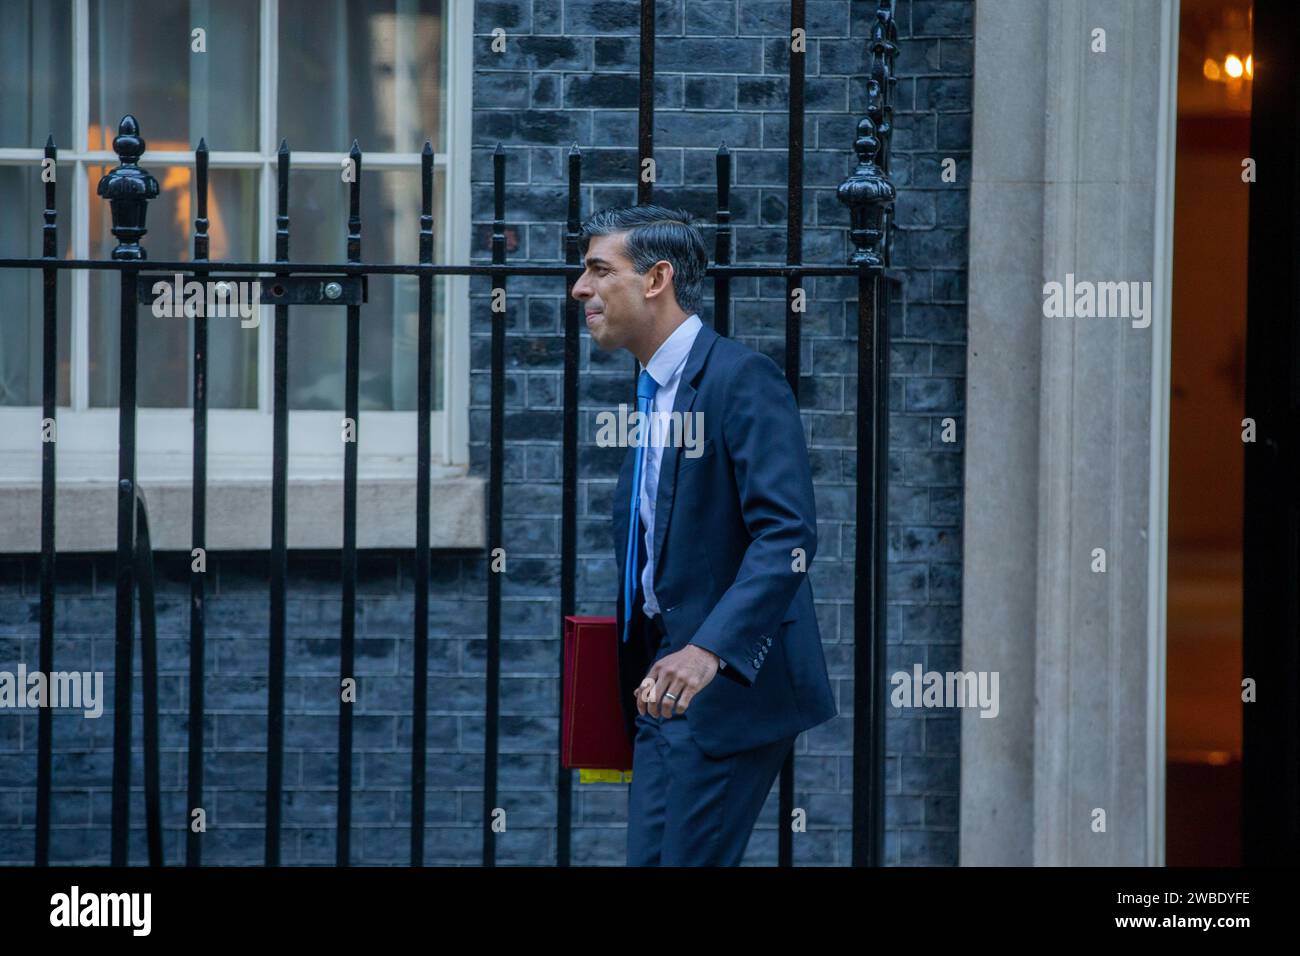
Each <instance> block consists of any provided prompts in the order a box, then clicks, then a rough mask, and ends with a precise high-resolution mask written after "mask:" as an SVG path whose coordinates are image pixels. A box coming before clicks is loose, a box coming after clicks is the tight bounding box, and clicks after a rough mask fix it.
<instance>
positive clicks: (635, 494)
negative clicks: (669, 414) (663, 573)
mask: <svg viewBox="0 0 1300 956" xmlns="http://www.w3.org/2000/svg"><path fill="white" fill-rule="evenodd" d="M657 391H659V383H658V382H656V381H655V380H654V378H653V376H651V374H650V373H649V371H647V370H646V369H642V370H641V375H640V377H639V378H637V380H636V407H637V411H639V412H640V413H641V436H640V437H641V441H639V442H638V443H637V447H636V462H635V463H634V464H633V466H632V501H631V503H630V504H629V506H628V524H627V559H626V561H624V564H623V570H624V573H623V640H624V641H627V635H628V632H629V631H628V629H629V628H630V627H631V625H632V596H633V595H634V594H636V577H637V546H636V538H637V533H638V532H639V531H640V529H641V519H640V515H639V514H638V512H639V511H640V509H641V470H642V466H643V465H644V464H645V449H646V445H647V444H648V443H649V438H650V403H651V402H652V401H653V400H654V397H655V392H657Z"/></svg>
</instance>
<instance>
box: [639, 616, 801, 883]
mask: <svg viewBox="0 0 1300 956" xmlns="http://www.w3.org/2000/svg"><path fill="white" fill-rule="evenodd" d="M663 643H664V646H662V647H660V649H659V652H658V654H657V655H656V658H655V659H656V660H658V659H659V658H660V657H663V656H664V655H665V654H668V653H671V652H672V650H673V649H672V648H670V647H668V646H667V644H668V641H667V640H665V641H664V642H663ZM720 679H724V678H718V677H716V676H715V677H714V680H720ZM703 693H706V694H707V693H708V688H705V689H704V691H703ZM690 719H691V712H690V711H689V710H687V712H686V713H685V714H679V715H677V716H675V717H671V718H660V717H654V716H651V715H650V714H649V713H645V714H639V715H638V716H637V718H636V727H637V734H636V740H635V743H634V745H633V750H632V783H631V790H630V792H629V794H628V822H627V865H628V866H738V865H739V864H740V860H741V857H743V856H744V855H745V847H746V846H748V845H749V838H750V835H751V834H752V833H753V830H754V823H755V821H756V820H757V819H758V815H759V813H761V812H762V809H763V804H764V802H765V801H766V800H767V795H768V793H769V792H770V791H771V789H772V783H773V782H774V781H775V780H776V777H777V775H778V774H779V773H780V772H781V765H782V764H783V763H785V758H786V755H787V754H788V753H789V752H790V749H791V748H792V747H793V746H794V741H795V738H794V737H786V738H783V739H781V740H777V741H775V742H773V743H771V744H766V745H764V746H762V747H755V748H754V749H752V750H745V751H741V752H740V753H737V754H732V755H731V756H729V757H724V758H720V759H719V758H714V757H710V756H709V755H708V754H706V753H704V751H702V750H700V748H699V747H698V746H697V745H696V744H695V740H694V739H693V738H692V737H691V732H690V727H689V722H690ZM786 825H788V823H787V824H786Z"/></svg>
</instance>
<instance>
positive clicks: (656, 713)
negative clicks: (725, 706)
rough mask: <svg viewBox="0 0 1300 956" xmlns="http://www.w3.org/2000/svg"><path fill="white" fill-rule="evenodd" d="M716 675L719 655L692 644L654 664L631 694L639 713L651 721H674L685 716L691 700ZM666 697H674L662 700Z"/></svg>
mask: <svg viewBox="0 0 1300 956" xmlns="http://www.w3.org/2000/svg"><path fill="white" fill-rule="evenodd" d="M717 673H718V655H716V654H714V653H713V652H712V651H706V650H705V649H704V648H702V647H696V646H695V645H694V644H687V645H686V646H685V647H683V648H682V649H681V650H680V651H674V652H673V653H671V654H667V655H665V656H664V657H661V658H660V659H659V660H657V661H655V663H654V666H653V667H651V668H650V672H649V673H648V674H646V676H645V679H644V680H643V681H641V686H640V687H638V688H637V689H636V690H635V691H633V694H634V695H635V696H636V709H637V711H638V713H641V714H645V713H649V714H650V715H651V716H653V717H668V718H671V717H676V716H677V715H678V714H684V713H686V708H687V707H689V706H690V705H691V699H692V698H694V697H695V695H696V694H697V693H699V692H700V691H701V690H703V689H704V688H705V686H707V685H708V683H709V681H711V680H713V677H714V675H715V674H717ZM665 694H674V695H676V699H675V700H665V699H664V695H665Z"/></svg>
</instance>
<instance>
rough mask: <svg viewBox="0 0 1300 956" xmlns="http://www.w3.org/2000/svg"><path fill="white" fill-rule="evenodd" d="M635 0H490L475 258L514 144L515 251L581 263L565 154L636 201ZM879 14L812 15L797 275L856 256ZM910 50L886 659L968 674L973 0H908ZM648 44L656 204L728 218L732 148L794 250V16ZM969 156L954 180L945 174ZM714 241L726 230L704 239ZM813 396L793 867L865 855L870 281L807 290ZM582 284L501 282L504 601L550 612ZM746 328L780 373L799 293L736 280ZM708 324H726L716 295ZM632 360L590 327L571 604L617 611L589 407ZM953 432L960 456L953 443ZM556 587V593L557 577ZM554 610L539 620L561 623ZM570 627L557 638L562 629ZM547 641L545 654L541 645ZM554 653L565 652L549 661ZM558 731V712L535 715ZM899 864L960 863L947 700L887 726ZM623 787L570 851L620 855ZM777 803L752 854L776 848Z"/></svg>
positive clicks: (660, 11)
mask: <svg viewBox="0 0 1300 956" xmlns="http://www.w3.org/2000/svg"><path fill="white" fill-rule="evenodd" d="M637 7H638V5H637V4H636V3H631V2H629V3H614V4H611V3H608V2H573V0H568V2H564V3H560V2H558V0H557V2H541V0H535V2H532V3H529V2H527V0H520V2H495V3H479V4H478V5H477V13H476V19H475V32H476V34H480V35H488V34H490V33H491V32H492V30H493V29H494V28H496V27H501V28H502V29H504V30H505V31H506V34H507V46H506V50H505V52H504V53H501V54H495V53H492V52H491V51H490V50H489V49H488V48H487V46H486V45H480V46H478V47H476V56H475V63H476V86H475V99H474V155H473V163H474V168H473V174H472V179H473V189H474V202H473V218H474V223H475V233H474V234H475V237H476V243H475V247H474V251H473V252H474V256H475V259H476V261H488V260H490V255H491V246H490V236H491V220H492V191H491V183H492V159H491V157H492V151H493V149H494V148H495V146H496V144H497V143H498V142H501V143H502V144H503V146H504V149H505V153H506V164H507V166H506V169H507V172H506V177H507V183H508V187H507V209H506V221H507V234H508V243H509V244H510V245H511V247H512V248H511V251H510V253H509V256H510V258H511V259H512V260H516V259H518V260H528V261H530V262H552V263H554V262H561V261H563V254H564V248H563V229H564V225H563V224H564V217H565V214H566V206H565V201H566V196H567V153H568V149H569V146H570V145H571V144H572V143H574V142H575V141H576V142H577V143H578V145H579V148H580V149H581V150H582V152H583V181H584V184H585V188H584V192H583V201H582V215H584V216H586V215H589V214H590V213H591V212H593V211H594V210H596V209H598V208H601V207H604V206H609V205H621V204H631V203H634V202H635V201H636V190H635V186H634V185H633V184H634V183H635V175H636V163H637V153H636V138H637V111H636V106H637V70H638V43H639V31H638V20H637ZM874 8H875V3H867V2H849V0H832V2H812V3H809V4H808V20H807V26H808V34H809V37H810V39H809V43H808V55H807V69H808V73H807V83H806V102H807V115H806V118H805V122H806V128H805V135H804V138H805V144H806V152H805V159H804V177H805V180H804V184H805V194H804V261H805V262H808V263H814V262H833V263H843V262H844V261H846V258H847V256H848V253H849V251H850V249H851V244H850V242H849V240H848V235H847V225H848V215H847V209H846V207H844V206H843V205H842V204H841V203H839V202H838V200H837V199H836V196H835V189H836V187H837V186H838V185H839V183H840V182H841V181H842V180H843V179H844V178H845V176H846V175H848V173H849V172H851V170H852V169H853V166H854V164H855V157H854V154H853V152H852V148H851V146H852V141H853V137H854V131H855V126H856V123H857V121H858V119H859V117H860V115H861V112H862V109H863V107H864V105H865V103H866V83H865V74H866V70H867V65H868V62H869V60H868V52H867V49H866V44H865V42H864V39H863V38H864V37H866V36H868V35H869V29H870V24H871V22H872V19H873V16H874ZM899 24H900V34H901V47H902V54H901V56H900V60H899V63H898V73H899V75H900V76H901V77H902V79H900V80H899V82H898V85H897V89H896V94H897V95H896V114H895V118H896V127H897V130H896V133H895V139H894V152H893V174H894V180H895V183H896V185H897V186H898V187H899V190H900V196H899V202H898V206H897V210H898V232H897V236H896V246H895V256H894V259H895V263H896V264H898V265H901V266H903V267H904V268H905V271H906V274H907V283H906V294H905V297H904V299H903V301H901V302H898V303H896V308H895V309H894V310H893V314H892V315H891V330H892V336H893V348H892V353H891V360H892V373H891V382H890V408H891V413H892V417H891V429H892V432H891V440H890V470H891V483H892V487H891V493H890V525H891V527H890V534H889V641H890V644H891V648H890V657H889V668H890V670H891V672H892V671H893V670H894V669H899V668H904V669H908V670H910V668H911V666H912V664H913V663H914V662H920V663H921V664H922V665H923V666H924V667H925V668H927V669H938V670H956V669H958V668H959V666H960V602H961V592H960V584H961V563H960V562H961V538H960V522H961V509H962V499H961V492H962V489H961V480H962V479H961V476H962V443H961V441H960V437H961V434H962V432H963V430H964V429H963V427H962V426H963V424H964V422H963V411H964V408H963V402H964V393H965V386H964V376H965V341H966V331H965V330H966V323H965V299H966V272H965V266H966V238H967V222H968V211H967V209H968V193H967V189H966V185H965V184H966V182H967V181H968V174H969V165H970V164H969V150H970V120H971V117H970V104H971V71H972V63H973V4H972V3H969V2H925V0H915V2H912V3H908V2H906V0H904V2H902V3H900V4H899ZM656 29H657V42H656V47H655V69H656V73H657V77H656V83H655V101H656V114H655V153H654V155H655V160H656V164H657V167H658V176H657V182H656V185H655V201H656V202H660V203H664V204H668V205H680V206H684V207H686V208H688V209H690V210H691V211H692V212H693V213H694V214H695V215H696V216H697V217H698V219H699V221H702V222H711V221H712V219H713V212H714V197H715V173H714V161H715V151H716V149H717V147H718V145H719V143H720V141H724V140H725V142H726V144H727V147H728V149H729V150H730V151H731V153H732V162H733V171H734V181H733V184H732V190H731V211H732V221H733V224H734V226H735V241H734V246H733V257H734V260H735V261H737V262H747V263H754V262H781V261H784V258H785V220H786V184H785V177H786V137H787V112H786V109H787V106H786V104H787V86H788V83H787V80H786V74H785V71H786V69H787V64H788V53H787V51H788V43H787V40H786V36H787V34H788V30H789V6H788V4H787V3H784V2H750V0H746V2H743V3H738V2H732V0H726V2H697V0H691V2H686V3H683V2H661V3H659V4H658V5H657V27H656ZM947 157H951V158H953V159H954V160H955V161H956V168H957V172H958V177H957V182H956V183H952V184H949V183H943V182H942V181H941V179H940V173H941V169H942V161H943V159H945V158H947ZM705 238H706V245H707V246H708V248H709V249H710V250H711V249H712V248H713V230H712V229H711V228H706V229H705ZM807 288H808V289H809V293H808V295H809V301H808V312H807V313H806V315H805V316H804V326H803V330H804V332H803V345H802V353H801V360H800V362H801V377H800V382H799V395H800V405H801V407H802V408H803V409H804V416H803V417H804V424H805V429H806V432H807V435H808V439H809V447H810V451H811V456H812V464H813V470H814V478H815V481H816V492H817V516H818V553H817V557H816V560H815V561H814V563H813V565H812V568H811V571H810V574H811V576H812V584H813V592H814V594H815V596H816V601H817V609H818V620H819V623H820V625H821V629H822V638H823V643H824V645H825V648H826V652H827V661H828V665H829V667H830V670H831V677H832V680H833V683H834V685H835V688H836V692H837V694H838V699H839V706H840V717H838V718H836V719H834V720H832V721H829V722H828V723H826V724H824V725H822V726H820V727H817V728H815V729H813V730H812V731H810V732H808V733H806V734H804V735H803V736H802V737H801V738H800V740H799V741H798V743H797V744H796V755H797V756H796V799H795V805H796V806H799V807H804V808H806V809H807V811H808V826H809V829H808V832H807V833H804V834H799V835H797V836H796V839H795V859H796V862H799V863H819V864H844V863H847V862H848V861H849V859H850V829H849V828H850V824H851V794H850V789H851V780H852V775H851V753H852V719H851V714H852V697H853V680H852V672H853V653H852V639H853V614H852V610H853V606H852V600H853V560H852V558H853V551H854V522H853V516H854V495H855V491H854V488H855V484H854V483H855V478H856V469H855V452H854V441H855V434H856V416H855V401H856V387H857V377H856V375H855V374H854V373H855V368H856V365H855V346H856V334H855V333H856V315H857V311H856V310H857V306H856V299H855V297H856V284H855V283H853V282H850V281H847V280H841V279H815V280H812V281H810V282H809V283H808V285H807ZM471 292H472V294H473V296H474V302H475V303H476V306H475V311H474V314H475V315H476V316H483V317H486V316H487V315H489V312H488V307H487V296H488V294H489V282H488V280H487V279H486V278H485V279H483V280H481V281H476V282H474V283H472V284H471ZM563 293H564V288H563V286H562V285H561V284H560V283H559V282H558V280H555V279H550V278H546V279H541V280H534V281H522V280H516V279H512V280H511V281H510V282H509V283H508V298H509V303H510V310H511V311H510V313H509V314H508V315H507V317H506V320H505V321H506V329H507V346H506V349H507V358H506V368H507V385H506V408H507V418H506V426H505V428H506V437H507V440H508V442H509V446H508V451H507V464H506V480H507V486H506V489H505V509H506V516H505V538H506V546H507V549H508V551H509V552H510V553H511V554H518V555H520V556H521V557H525V558H527V564H526V566H525V567H523V568H521V569H520V571H518V572H515V571H512V572H511V573H510V574H508V575H507V578H506V580H505V582H504V593H505V594H506V595H508V596H513V595H520V596H523V595H528V594H535V595H537V597H538V599H540V600H546V601H547V603H548V604H550V605H551V606H552V607H554V602H553V600H550V596H551V595H552V594H553V593H554V589H555V588H557V587H558V580H559V562H558V559H557V557H556V556H557V555H558V551H559V547H558V542H559V517H558V513H559V508H560V486H559V483H558V482H559V473H560V445H559V435H560V431H561V405H560V400H559V396H560V389H561V374H562V357H563V337H562V328H563V325H562V323H563V308H564V302H565V300H564V295H563ZM732 309H733V313H732V317H731V318H732V330H733V334H734V335H735V336H736V337H737V338H738V339H740V340H741V341H743V342H745V343H746V344H748V345H750V346H752V347H754V348H757V349H760V350H762V351H764V352H767V353H768V354H769V355H771V356H772V357H773V358H774V359H775V360H776V361H777V363H778V364H782V365H783V364H784V348H785V342H784V315H785V309H784V281H783V280H780V279H766V280H762V281H759V280H743V281H737V282H733V284H732ZM702 315H703V318H704V319H705V321H707V322H711V321H712V319H713V308H712V300H711V297H710V298H708V299H707V300H706V303H705V306H704V309H703V310H702ZM490 331H491V330H490V325H489V323H488V322H487V321H475V323H474V327H473V333H472V334H473V340H472V350H471V354H472V361H473V366H472V373H471V374H472V386H471V387H472V404H471V412H470V416H471V434H472V436H473V439H474V442H473V444H472V447H471V458H472V461H473V466H474V468H475V469H476V470H477V471H478V472H479V473H481V474H486V463H487V452H488V446H487V437H488V421H489V419H488V414H489V405H488V403H489V397H490V383H489V369H490ZM633 368H634V362H633V359H632V358H631V357H630V356H629V355H627V354H626V353H623V352H620V353H617V354H615V355H609V354H606V353H604V352H601V351H600V350H599V349H598V348H594V347H592V345H591V340H590V338H589V336H587V335H586V334H585V331H584V332H583V334H582V337H581V357H580V370H581V371H580V374H581V378H580V386H579V394H580V401H581V410H580V416H579V418H580V429H581V440H582V442H583V447H582V450H581V453H580V462H581V472H582V477H581V479H580V483H579V491H578V515H579V518H578V521H579V570H578V596H579V601H580V605H579V609H578V610H579V613H612V608H613V603H612V602H613V601H614V600H615V599H616V594H617V587H618V584H617V581H616V580H615V574H616V572H615V562H614V556H613V553H612V551H611V549H610V541H609V530H608V518H607V515H608V514H609V509H610V495H611V493H612V491H613V485H614V479H615V477H616V474H617V468H618V464H619V461H620V460H621V449H602V448H597V447H595V446H594V444H593V430H594V423H595V416H596V413H597V412H599V411H602V410H606V409H611V408H614V407H616V406H617V405H618V403H620V402H630V401H632V400H633V399H632V397H631V386H632V381H633V375H632V370H633ZM945 417H953V418H954V419H956V421H957V425H958V427H957V436H958V441H957V442H955V443H944V442H942V441H941V439H940V431H941V422H942V420H943V419H944V418H945ZM539 585H540V587H539ZM555 613H558V612H555V611H552V612H550V613H548V614H547V615H546V616H545V617H544V621H546V622H550V621H553V620H554V615H555ZM552 630H553V627H552ZM530 637H531V638H532V639H534V640H549V639H550V638H551V634H550V633H548V632H547V631H539V632H538V633H537V634H534V635H530ZM547 659H548V660H549V659H553V655H550V657H548V658H547ZM537 713H538V719H539V722H542V723H543V724H544V726H545V727H546V731H547V733H550V732H551V726H552V725H553V722H554V717H553V715H552V712H550V711H547V710H546V709H545V707H539V708H538V711H537ZM887 734H888V763H887V767H886V786H887V789H888V792H889V795H890V796H889V799H888V801H887V805H886V819H887V826H888V833H887V837H886V854H887V859H888V861H889V862H891V863H896V864H942V863H955V862H956V857H957V832H956V828H957V783H958V755H957V749H958V718H957V715H956V714H955V713H954V712H952V711H930V712H923V713H920V714H918V713H914V712H910V711H902V712H891V714H890V719H889V721H888V730H887ZM624 791H625V788H624V787H611V786H607V785H601V786H588V787H580V788H578V789H577V791H576V792H577V794H578V796H577V798H576V801H575V815H574V819H575V827H576V829H575V839H574V847H575V859H577V860H581V861H584V862H586V861H589V860H590V861H593V862H610V861H614V862H617V861H618V859H619V858H620V857H619V854H620V853H621V852H622V842H621V841H622V839H623V832H622V830H621V828H613V829H611V828H610V827H609V825H608V823H609V820H610V819H611V812H612V813H613V819H614V820H622V819H623V818H624V816H623V815H624V813H625V809H624V808H625V806H626V800H625V792H624ZM776 802H777V801H776V795H775V793H773V795H772V796H771V797H770V799H769V803H768V806H767V807H766V808H765V810H764V813H763V815H762V817H761V818H760V823H759V827H758V829H757V830H756V832H755V835H754V838H753V840H752V841H751V844H750V848H749V852H748V856H747V859H748V860H750V861H753V862H761V863H770V862H774V861H775V858H776V830H775V826H776V823H777V821H776V813H777V807H776Z"/></svg>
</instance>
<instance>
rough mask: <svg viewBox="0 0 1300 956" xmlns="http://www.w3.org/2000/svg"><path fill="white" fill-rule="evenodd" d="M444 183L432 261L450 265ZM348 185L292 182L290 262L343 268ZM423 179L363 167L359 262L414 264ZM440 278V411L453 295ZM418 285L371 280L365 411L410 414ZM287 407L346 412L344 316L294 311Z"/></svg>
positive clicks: (364, 328)
mask: <svg viewBox="0 0 1300 956" xmlns="http://www.w3.org/2000/svg"><path fill="white" fill-rule="evenodd" d="M442 191H443V177H442V175H441V173H440V172H439V171H436V170H435V176H434V196H435V198H436V200H437V202H436V203H435V206H434V219H433V221H434V230H435V236H434V260H435V261H444V259H445V251H444V249H443V243H442V222H443V220H444V218H445V216H444V212H443V208H442V201H441V200H442ZM347 216H348V184H347V183H344V182H343V181H342V178H341V177H340V175H339V173H338V171H336V170H332V169H323V170H295V171H294V172H293V173H291V174H290V177H289V258H290V259H292V260H294V261H297V262H342V261H344V260H345V259H346V258H347V248H346V246H347ZM419 232H420V174H419V172H418V171H416V170H410V171H407V170H401V171H384V172H370V171H366V169H365V161H364V159H363V161H362V173H361V258H362V259H363V260H364V261H366V262H416V261H418V258H419V241H418V240H419ZM445 281H446V280H445V278H444V277H442V276H438V277H435V279H434V285H433V288H434V315H433V323H434V354H433V395H434V404H433V407H434V409H440V408H441V407H442V396H441V392H442V374H443V371H442V362H443V360H442V355H443V345H442V342H443V338H444V336H443V331H442V330H443V325H444V314H445V306H444V303H445V300H446V295H445V293H444V292H443V291H442V287H443V285H444V283H445ZM418 316H419V284H418V281H417V279H416V278H415V277H414V276H371V277H370V278H369V299H368V301H367V303H366V304H365V305H364V306H362V307H361V385H360V398H359V401H360V407H361V409H362V410H363V411H365V410H388V411H392V410H413V409H414V408H415V402H416V345H417V338H418V328H419V326H418ZM289 320H290V321H289V407H290V408H313V409H341V408H343V398H344V395H343V386H344V359H345V349H346V342H347V339H346V335H347V313H346V310H344V309H343V308H340V307H337V306H295V307H294V308H292V309H291V310H290V313H289Z"/></svg>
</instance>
